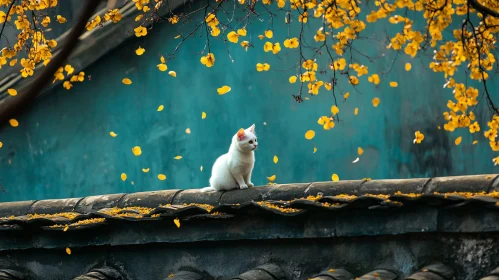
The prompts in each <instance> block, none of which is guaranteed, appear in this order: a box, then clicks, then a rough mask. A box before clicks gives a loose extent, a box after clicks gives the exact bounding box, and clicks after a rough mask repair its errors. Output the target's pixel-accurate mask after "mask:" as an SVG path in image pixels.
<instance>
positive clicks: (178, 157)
mask: <svg viewBox="0 0 499 280" xmlns="http://www.w3.org/2000/svg"><path fill="white" fill-rule="evenodd" d="M181 158H182V156H176V157H174V159H177V160H178V159H181Z"/></svg>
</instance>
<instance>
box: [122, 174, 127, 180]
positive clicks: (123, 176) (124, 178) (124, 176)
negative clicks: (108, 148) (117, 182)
mask: <svg viewBox="0 0 499 280" xmlns="http://www.w3.org/2000/svg"><path fill="white" fill-rule="evenodd" d="M125 180H126V174H125V173H121V181H125Z"/></svg>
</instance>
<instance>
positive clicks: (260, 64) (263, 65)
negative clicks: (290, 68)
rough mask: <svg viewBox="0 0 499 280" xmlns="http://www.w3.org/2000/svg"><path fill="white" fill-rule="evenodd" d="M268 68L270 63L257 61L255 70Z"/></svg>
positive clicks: (259, 70)
mask: <svg viewBox="0 0 499 280" xmlns="http://www.w3.org/2000/svg"><path fill="white" fill-rule="evenodd" d="M269 69H270V64H268V63H263V64H262V63H257V64H256V71H258V72H262V71H269Z"/></svg>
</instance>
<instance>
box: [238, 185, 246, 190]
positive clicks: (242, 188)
mask: <svg viewBox="0 0 499 280" xmlns="http://www.w3.org/2000/svg"><path fill="white" fill-rule="evenodd" d="M239 188H240V189H241V190H245V189H247V188H248V185H246V184H245V185H240V186H239Z"/></svg>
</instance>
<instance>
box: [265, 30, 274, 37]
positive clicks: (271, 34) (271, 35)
mask: <svg viewBox="0 0 499 280" xmlns="http://www.w3.org/2000/svg"><path fill="white" fill-rule="evenodd" d="M273 36H274V32H272V30H265V37H267V38H269V39H270V38H272V37H273Z"/></svg>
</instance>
